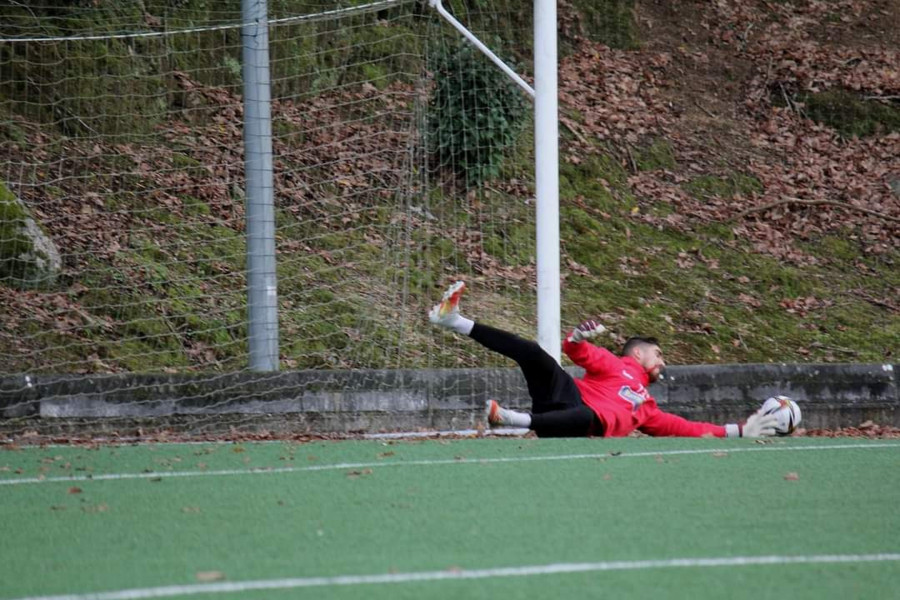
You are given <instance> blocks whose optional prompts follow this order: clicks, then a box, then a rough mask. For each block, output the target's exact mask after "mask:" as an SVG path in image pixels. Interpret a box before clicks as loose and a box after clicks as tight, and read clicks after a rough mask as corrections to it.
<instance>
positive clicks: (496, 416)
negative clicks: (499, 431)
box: [484, 400, 504, 427]
mask: <svg viewBox="0 0 900 600" xmlns="http://www.w3.org/2000/svg"><path fill="white" fill-rule="evenodd" d="M484 414H485V416H486V417H487V421H488V424H489V425H490V426H491V427H498V426H502V425H504V423H503V416H502V415H501V413H500V405H499V404H497V401H496V400H488V401H487V402H485V403H484Z"/></svg>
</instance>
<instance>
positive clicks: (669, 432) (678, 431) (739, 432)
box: [639, 408, 776, 438]
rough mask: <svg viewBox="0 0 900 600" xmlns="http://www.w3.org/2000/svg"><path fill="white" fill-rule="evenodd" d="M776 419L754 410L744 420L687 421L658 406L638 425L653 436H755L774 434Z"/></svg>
mask: <svg viewBox="0 0 900 600" xmlns="http://www.w3.org/2000/svg"><path fill="white" fill-rule="evenodd" d="M775 423H776V419H775V417H774V416H772V415H764V414H762V412H761V411H758V412H755V413H753V414H752V415H750V417H749V418H748V419H747V421H746V422H744V423H741V424H738V423H729V424H728V425H724V426H723V425H715V424H713V423H704V422H702V421H689V420H688V419H685V418H684V417H679V416H678V415H673V414H671V413H667V412H665V411H662V410H659V409H658V408H657V409H656V410H654V411H652V412H651V413H650V415H649V417H648V418H647V419H646V420H645V421H644V423H642V424H641V426H640V427H639V429H640V431H642V432H643V433H646V434H648V435H654V436H674V437H704V436H714V437H746V438H756V437H762V436H770V435H775Z"/></svg>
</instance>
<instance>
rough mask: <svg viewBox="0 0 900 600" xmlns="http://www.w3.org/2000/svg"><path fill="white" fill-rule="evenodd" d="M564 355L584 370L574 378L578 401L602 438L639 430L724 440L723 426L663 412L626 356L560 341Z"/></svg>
mask: <svg viewBox="0 0 900 600" xmlns="http://www.w3.org/2000/svg"><path fill="white" fill-rule="evenodd" d="M563 351H564V352H565V353H566V356H568V357H569V358H571V359H572V361H573V362H574V363H575V364H576V365H578V366H579V367H582V368H583V369H584V370H585V374H584V377H583V378H578V377H576V378H575V384H576V385H577V386H578V389H579V390H580V391H581V399H582V401H583V402H584V403H585V404H587V405H588V406H589V407H590V408H591V410H593V411H594V413H595V414H596V415H597V417H598V418H599V419H600V422H601V423H603V436H604V437H623V436H626V435H628V434H629V433H631V432H632V431H634V430H635V429H637V430H640V431H642V432H644V433H646V434H648V435H655V436H679V437H701V436H704V435H712V436H715V437H725V427H723V426H721V425H713V424H712V423H701V422H697V421H688V420H687V419H684V418H682V417H679V416H678V415H673V414H671V413H667V412H664V411H662V410H660V408H659V406H657V405H656V400H654V399H653V396H651V395H650V392H648V391H647V388H646V386H647V383H648V382H649V378H648V376H647V372H646V371H645V370H644V368H643V367H642V366H641V365H640V363H638V362H637V361H636V360H635V359H633V358H631V357H630V356H626V357H623V358H620V357H618V356H616V355H615V354H613V353H612V352H610V351H609V350H606V349H605V348H598V347H597V346H594V345H593V344H590V343H588V342H578V343H575V342H571V341H569V339H568V337H567V338H566V339H565V341H564V342H563Z"/></svg>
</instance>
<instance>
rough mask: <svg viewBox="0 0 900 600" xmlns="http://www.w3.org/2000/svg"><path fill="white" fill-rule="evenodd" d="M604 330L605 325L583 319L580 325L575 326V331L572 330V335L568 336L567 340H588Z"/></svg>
mask: <svg viewBox="0 0 900 600" xmlns="http://www.w3.org/2000/svg"><path fill="white" fill-rule="evenodd" d="M604 331H606V327H604V326H603V325H601V324H600V323H598V322H597V321H594V320H593V319H590V320H588V321H585V322H584V323H582V324H581V325H579V326H578V327H576V328H575V331H573V332H572V335H570V336H569V341H571V342H575V343H576V344H577V343H578V342H583V341H584V340H589V339H591V338H593V337H597V336H598V335H600V334H601V333H603V332H604Z"/></svg>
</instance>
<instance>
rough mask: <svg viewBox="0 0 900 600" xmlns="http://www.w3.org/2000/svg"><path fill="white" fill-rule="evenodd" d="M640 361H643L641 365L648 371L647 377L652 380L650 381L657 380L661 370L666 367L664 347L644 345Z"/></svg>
mask: <svg viewBox="0 0 900 600" xmlns="http://www.w3.org/2000/svg"><path fill="white" fill-rule="evenodd" d="M639 362H640V363H641V366H642V367H644V370H645V371H647V377H648V379H649V380H650V383H653V382H654V381H657V380H658V379H659V374H660V372H661V371H662V370H663V369H664V368H665V367H666V361H665V360H664V359H663V353H662V348H660V347H659V346H656V345H647V346H644V347H642V348H641V356H640V360H639Z"/></svg>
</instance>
